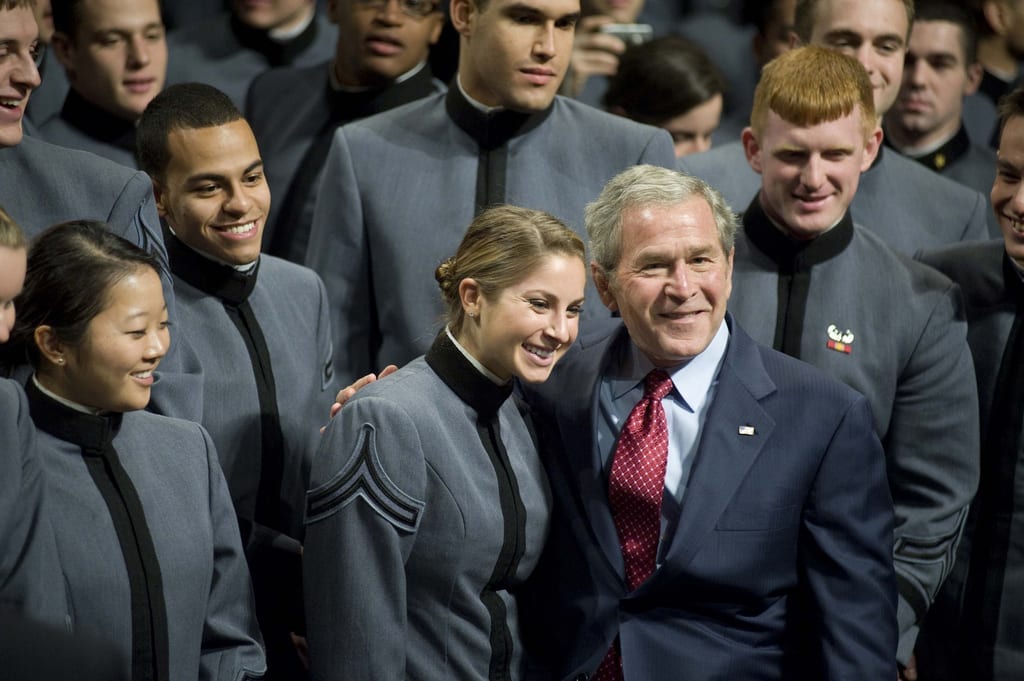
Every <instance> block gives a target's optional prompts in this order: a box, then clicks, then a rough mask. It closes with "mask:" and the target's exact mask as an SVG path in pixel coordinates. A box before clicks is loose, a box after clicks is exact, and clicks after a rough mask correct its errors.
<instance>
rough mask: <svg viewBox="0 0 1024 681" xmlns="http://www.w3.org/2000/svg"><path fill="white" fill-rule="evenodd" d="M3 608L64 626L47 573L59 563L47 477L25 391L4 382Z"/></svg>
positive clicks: (0, 458) (0, 487)
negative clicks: (48, 504) (50, 526)
mask: <svg viewBox="0 0 1024 681" xmlns="http://www.w3.org/2000/svg"><path fill="white" fill-rule="evenodd" d="M0 433H2V438H3V444H2V446H0V609H10V610H13V611H15V612H20V613H23V614H26V615H30V616H32V617H35V618H37V619H40V620H43V621H47V622H54V623H57V624H63V614H64V603H63V598H61V597H59V595H58V594H56V593H54V592H53V591H52V590H50V589H47V588H45V587H46V586H48V584H47V583H46V580H45V577H44V575H45V574H46V571H47V570H49V569H51V566H52V564H53V563H54V562H55V559H56V546H55V545H54V544H53V540H52V535H51V534H50V533H49V532H48V531H47V528H48V525H47V522H48V521H47V520H46V504H45V501H44V500H45V487H46V484H45V478H44V474H43V472H42V471H43V469H42V464H41V463H40V460H39V456H38V454H37V452H36V431H35V426H33V424H32V417H31V415H30V414H29V411H28V403H27V402H26V401H25V393H24V392H23V391H22V389H21V386H20V385H18V384H17V383H15V382H14V381H10V380H7V379H5V378H0Z"/></svg>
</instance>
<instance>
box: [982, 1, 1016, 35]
mask: <svg viewBox="0 0 1024 681" xmlns="http://www.w3.org/2000/svg"><path fill="white" fill-rule="evenodd" d="M1011 9H1012V8H1011V7H1008V6H1007V3H1006V2H1001V1H1000V0H984V2H982V3H981V14H982V16H983V17H984V18H985V22H986V23H987V24H988V26H989V28H991V29H992V32H993V33H995V34H996V35H999V36H1004V35H1006V33H1007V31H1008V30H1009V23H1010V22H1009V21H1008V20H1007V18H1006V13H1007V12H1010V11H1011Z"/></svg>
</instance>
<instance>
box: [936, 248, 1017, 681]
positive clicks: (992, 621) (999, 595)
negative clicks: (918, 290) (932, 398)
mask: <svg viewBox="0 0 1024 681" xmlns="http://www.w3.org/2000/svg"><path fill="white" fill-rule="evenodd" d="M921 259H922V260H923V261H924V262H926V263H928V264H929V265H932V266H934V267H936V268H938V269H939V270H940V271H942V272H943V273H945V274H947V275H949V276H950V277H952V278H953V280H954V281H955V282H957V283H958V284H960V287H961V289H962V290H963V294H964V302H965V304H966V307H967V323H968V334H967V340H968V342H969V343H970V345H971V352H972V353H973V355H974V366H975V371H976V373H977V376H978V397H979V401H980V405H981V426H982V428H981V433H982V436H981V437H982V441H981V443H982V463H981V467H982V476H981V485H980V487H979V489H978V495H977V497H976V498H975V500H974V503H973V504H972V506H971V513H970V516H969V517H968V520H967V528H966V530H965V531H964V539H963V541H962V542H961V543H960V549H959V551H958V555H957V561H956V566H955V567H954V568H953V572H952V573H951V574H950V576H949V579H947V580H946V583H945V584H944V585H943V587H942V590H941V591H940V592H939V596H938V598H937V599H936V601H935V605H934V606H933V608H932V611H931V612H930V613H929V615H928V619H926V620H925V624H924V627H923V628H922V631H921V638H920V640H919V641H918V647H917V658H918V667H919V668H920V669H921V678H922V679H923V678H928V679H929V680H931V679H934V680H935V681H960V680H962V679H971V680H972V681H990V680H992V679H1020V678H1024V562H1022V559H1021V556H1022V552H1024V524H1022V521H1024V494H1022V493H1021V481H1022V480H1024V470H1022V469H1024V444H1022V442H1021V440H1022V438H1021V432H1022V427H1021V421H1020V412H1019V411H1017V412H1016V413H1014V412H1013V411H1012V410H1013V409H1014V408H1015V407H1016V409H1017V410H1020V408H1021V407H1020V400H1021V385H1022V382H1021V380H1020V379H1019V376H1020V371H1021V368H1020V365H1021V363H1022V362H1021V354H1020V353H1021V348H1022V347H1024V343H1022V341H1024V339H1022V337H1021V336H1020V335H1019V334H1020V333H1021V331H1020V330H1018V332H1017V335H1016V336H1015V335H1014V334H1013V329H1014V325H1015V320H1020V319H1022V318H1024V310H1022V309H1021V305H1022V302H1024V284H1022V282H1021V278H1020V274H1019V273H1018V271H1017V270H1016V269H1015V268H1014V267H1013V265H1012V264H1011V263H1010V261H1009V258H1008V257H1007V256H1006V252H1005V247H1004V245H1003V240H1002V239H999V240H997V241H989V242H986V243H977V244H963V245H961V246H957V247H952V248H948V249H943V250H941V251H935V252H931V253H926V254H923V255H922V256H921ZM1016 323H1017V324H1019V323H1020V322H1016ZM1015 367H1016V374H1015V370H1014V369H1015ZM1007 423H1009V424H1011V425H1010V426H1009V428H1007V427H1006V426H1005V424H1007ZM1006 438H1008V439H1006ZM925 673H927V674H928V676H927V677H925Z"/></svg>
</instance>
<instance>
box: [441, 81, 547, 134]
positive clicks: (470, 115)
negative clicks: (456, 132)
mask: <svg viewBox="0 0 1024 681" xmlns="http://www.w3.org/2000/svg"><path fill="white" fill-rule="evenodd" d="M444 107H445V110H446V111H447V112H448V115H449V116H451V118H452V120H453V121H455V125H457V126H459V127H460V128H461V129H462V130H463V132H465V133H466V134H467V135H469V136H470V137H472V138H473V139H474V140H476V143H477V144H479V145H480V147H481V148H483V149H495V148H497V147H500V146H501V145H503V144H505V143H506V142H508V141H509V140H510V139H512V138H513V137H518V136H519V135H525V134H526V133H528V132H530V131H531V130H533V129H534V128H536V127H537V126H539V125H540V124H541V123H543V122H544V121H545V120H547V117H548V116H549V115H550V114H551V109H552V108H553V107H551V106H549V107H548V108H546V109H544V110H543V111H537V112H535V113H522V112H520V111H512V110H510V109H501V110H500V111H494V112H492V113H484V112H483V111H480V109H477V108H476V107H475V106H473V105H472V104H471V103H470V102H469V101H468V100H467V99H466V98H465V97H464V96H463V94H462V91H461V89H460V88H459V86H458V84H457V83H452V86H451V87H450V88H448V95H447V96H446V97H445V99H444Z"/></svg>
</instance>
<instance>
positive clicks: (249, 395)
mask: <svg viewBox="0 0 1024 681" xmlns="http://www.w3.org/2000/svg"><path fill="white" fill-rule="evenodd" d="M167 248H168V252H169V255H170V258H171V269H172V271H173V272H174V286H175V288H176V289H177V291H178V300H179V303H178V310H179V312H178V313H179V315H181V319H182V322H183V326H184V327H185V329H184V334H185V335H187V336H188V340H189V343H190V344H191V345H192V347H193V348H195V351H196V354H197V355H199V358H200V362H201V363H202V367H203V417H202V420H201V421H200V422H201V423H202V424H203V426H204V427H205V428H206V429H207V430H208V431H209V433H210V436H211V437H212V438H213V441H214V444H216V446H217V454H218V456H219V457H220V461H221V465H222V466H223V468H224V475H225V477H226V478H227V481H228V487H229V489H230V490H231V497H232V499H233V501H234V504H235V509H236V510H237V511H238V514H239V516H240V517H241V518H243V519H244V520H246V521H253V520H256V521H257V522H259V523H260V524H262V525H266V526H270V527H273V528H274V529H275V530H277V531H278V532H284V533H285V534H287V535H289V536H291V537H294V538H296V539H301V537H302V513H303V509H304V506H305V493H306V489H307V483H308V482H309V468H310V465H311V464H312V462H313V454H314V453H315V452H316V448H317V445H318V444H319V442H320V426H321V425H323V421H324V419H325V418H326V414H327V412H326V409H327V408H328V407H329V406H330V403H331V401H332V400H333V398H334V395H335V393H336V392H337V390H336V388H335V385H334V381H333V370H332V368H331V356H332V352H331V337H330V319H329V317H328V313H327V295H326V293H325V292H324V286H323V283H322V282H321V281H320V278H319V277H317V276H316V274H315V273H314V272H312V271H310V270H308V269H307V268H305V267H302V266H300V265H295V264H293V263H289V262H285V261H283V260H280V259H278V258H274V257H272V256H267V255H262V256H260V259H259V261H258V264H257V269H256V270H255V271H253V272H252V273H251V274H244V273H241V272H239V271H237V270H235V269H234V268H232V267H229V266H227V265H221V264H219V263H216V262H214V261H213V260H210V259H208V258H206V257H204V256H202V255H200V254H199V253H197V252H195V251H194V250H192V249H190V248H189V247H188V246H186V245H184V244H183V243H182V242H181V241H179V240H178V238H177V237H175V236H173V235H172V236H168V239H167ZM243 526H244V525H243Z"/></svg>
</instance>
